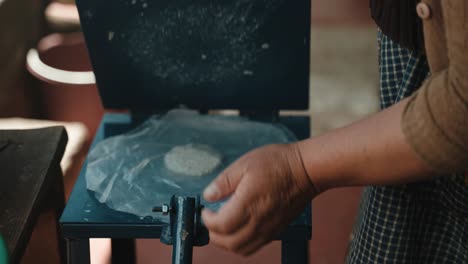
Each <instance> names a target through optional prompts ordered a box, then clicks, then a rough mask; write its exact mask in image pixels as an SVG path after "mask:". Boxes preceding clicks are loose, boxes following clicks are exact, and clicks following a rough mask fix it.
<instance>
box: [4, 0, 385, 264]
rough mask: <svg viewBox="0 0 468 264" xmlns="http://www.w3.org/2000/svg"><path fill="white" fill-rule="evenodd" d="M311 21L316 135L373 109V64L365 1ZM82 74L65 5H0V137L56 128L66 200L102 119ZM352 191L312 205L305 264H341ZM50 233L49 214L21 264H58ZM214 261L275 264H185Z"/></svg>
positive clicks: (324, 1) (338, 5)
mask: <svg viewBox="0 0 468 264" xmlns="http://www.w3.org/2000/svg"><path fill="white" fill-rule="evenodd" d="M312 14H313V17H312V32H311V36H312V41H311V72H310V75H311V78H310V101H311V105H310V114H311V116H312V131H313V135H315V136H316V135H319V134H322V133H324V132H326V131H328V130H330V129H333V128H336V127H340V126H343V125H346V124H348V123H350V122H352V121H354V120H357V119H360V118H362V117H365V116H366V115H368V114H370V113H372V112H375V111H377V109H378V99H379V97H378V66H377V46H376V27H375V25H374V24H373V23H372V21H371V19H370V16H369V9H368V0H313V1H312ZM90 71H92V68H91V66H90V63H89V60H88V56H87V50H86V47H85V45H84V41H83V36H82V35H81V33H80V24H79V17H78V13H77V11H76V7H75V5H74V3H73V1H72V0H61V1H47V0H0V129H2V128H11V127H14V128H30V127H38V126H46V125H50V124H62V125H65V126H66V128H67V131H68V133H69V137H70V143H69V145H68V147H67V152H66V154H65V157H64V160H63V161H62V169H63V171H64V177H65V179H64V180H65V188H66V193H67V194H69V192H70V190H71V188H72V186H73V183H74V180H75V179H76V177H77V175H78V172H79V170H80V168H81V164H82V162H83V159H84V157H85V154H86V152H87V148H88V146H89V142H90V140H91V139H92V137H93V134H94V132H95V131H96V128H97V126H98V124H99V121H100V118H101V116H102V113H103V111H104V109H103V108H102V105H101V103H100V100H99V96H98V92H97V89H96V87H95V85H94V84H92V75H90ZM77 72H78V73H77ZM360 193H361V189H360V188H343V189H337V190H333V191H330V192H327V193H325V194H323V195H321V196H319V197H318V198H317V199H315V200H314V201H313V238H312V241H311V243H310V256H311V260H310V263H327V264H328V263H343V260H344V257H345V254H346V250H347V244H348V241H349V239H350V231H351V229H352V226H353V223H354V220H355V216H356V212H357V208H358V204H359V199H360ZM54 230H55V229H54V227H53V216H52V215H48V214H45V215H43V216H41V219H40V221H39V224H38V226H37V228H36V230H35V231H34V234H33V237H32V239H31V241H30V244H29V246H28V249H27V251H26V254H25V256H24V258H23V263H55V262H58V256H57V252H56V251H55V248H56V245H55V244H54V243H55V241H54V233H55V231H54ZM91 247H92V249H93V251H92V258H93V260H94V261H93V263H107V260H108V256H109V247H108V241H107V240H96V241H93V243H92V244H91ZM137 253H138V256H137V257H138V263H140V264H143V263H170V256H171V248H168V247H166V246H163V245H161V244H160V242H159V241H157V240H139V241H138V242H137ZM220 260H222V262H223V264H230V263H280V261H279V260H280V244H279V243H277V242H274V243H272V244H270V245H268V246H267V247H265V248H264V249H263V250H261V251H260V252H259V253H258V254H256V255H254V256H253V257H251V258H241V257H237V256H234V255H232V254H230V253H226V252H224V251H222V250H219V249H217V248H215V247H213V246H207V247H203V248H197V249H196V250H195V252H194V263H219V262H220ZM54 261H55V262H54Z"/></svg>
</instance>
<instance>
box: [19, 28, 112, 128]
mask: <svg viewBox="0 0 468 264" xmlns="http://www.w3.org/2000/svg"><path fill="white" fill-rule="evenodd" d="M27 68H28V70H29V72H30V73H31V74H32V75H34V76H35V77H36V78H37V79H39V81H40V85H39V86H40V89H41V95H42V98H43V101H42V109H43V111H44V115H45V116H44V117H45V118H47V119H50V120H58V121H78V122H82V123H84V124H85V125H86V126H87V127H88V129H89V131H90V135H94V133H95V132H96V129H97V127H98V125H99V122H100V120H101V118H102V115H103V113H104V109H103V106H102V104H101V100H100V98H99V93H98V90H97V87H96V84H95V78H94V74H93V72H92V67H91V64H90V62H89V57H88V52H87V49H86V45H85V41H84V37H83V35H82V34H81V33H69V34H52V35H49V36H46V37H45V38H43V39H42V40H41V41H40V42H39V44H38V47H37V49H31V50H29V52H28V55H27Z"/></svg>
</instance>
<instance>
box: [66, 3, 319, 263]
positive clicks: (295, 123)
mask: <svg viewBox="0 0 468 264" xmlns="http://www.w3.org/2000/svg"><path fill="white" fill-rule="evenodd" d="M76 2H77V6H78V9H79V14H80V18H81V24H82V29H83V32H84V35H85V39H86V43H87V47H88V50H89V55H90V58H91V62H92V65H93V69H94V73H95V75H96V81H97V85H98V88H99V92H100V96H101V100H102V102H103V104H104V106H105V108H107V109H126V110H129V112H128V113H107V114H105V115H104V117H103V119H102V122H101V126H100V128H99V130H98V132H97V134H96V137H95V139H94V143H93V144H96V143H98V142H100V141H102V140H104V139H105V138H108V137H111V136H115V135H119V134H122V133H125V132H127V131H129V130H131V129H133V128H135V127H136V126H138V124H140V123H141V122H142V120H144V119H145V118H147V117H148V116H150V115H151V114H154V113H160V112H164V111H167V110H169V109H173V108H176V107H178V106H180V105H184V106H186V107H189V108H191V109H196V110H199V111H200V112H201V113H207V112H208V111H209V110H216V109H236V110H239V111H240V114H241V115H243V116H245V117H248V118H250V119H252V120H259V121H262V122H279V123H282V124H284V125H285V126H287V127H288V128H289V129H290V130H291V131H293V132H294V133H295V134H296V136H297V138H298V139H304V138H307V137H309V134H310V131H309V127H310V125H309V119H308V117H306V116H285V115H280V110H303V109H307V108H308V98H309V88H308V87H309V53H310V52H309V50H310V48H309V47H310V39H309V36H310V13H311V5H310V0H297V1H288V0H190V1H189V0H113V1H104V0H76ZM85 174H86V163H85V165H84V167H83V169H82V172H81V175H80V176H79V178H78V180H77V182H76V184H75V186H74V189H73V192H72V194H71V197H70V199H69V201H68V204H67V206H66V208H65V210H64V213H63V215H62V218H61V221H60V223H61V227H62V234H63V235H64V237H65V238H66V239H67V240H68V252H69V261H70V263H80V264H81V263H89V244H88V239H89V238H98V237H107V238H112V239H113V253H112V255H113V262H114V263H132V262H134V260H135V259H134V257H135V256H134V248H133V246H132V245H133V244H132V243H133V241H134V239H136V238H161V240H162V241H163V242H165V243H167V244H172V245H173V263H191V262H192V247H193V246H201V245H205V244H206V243H207V242H208V238H207V234H206V229H204V228H203V225H202V223H201V222H200V221H199V219H200V218H199V217H200V216H199V213H200V209H201V206H200V203H199V198H198V197H177V196H174V197H173V199H172V201H167V204H165V205H154V206H155V208H154V209H153V210H155V211H158V212H161V213H166V214H169V216H170V219H171V222H170V224H166V223H162V222H158V221H155V220H153V219H150V218H140V217H137V216H135V215H130V214H126V213H122V212H117V211H114V210H111V209H110V208H108V207H106V206H105V205H103V204H100V203H99V202H98V201H97V200H96V199H95V198H94V196H93V194H92V193H91V192H89V191H88V190H87V189H86V183H85ZM150 210H151V209H150ZM310 237H311V208H310V206H308V207H307V208H305V210H304V213H303V214H301V215H300V216H299V217H298V219H297V220H296V221H294V222H293V223H292V224H291V225H290V226H289V227H288V228H287V230H286V231H284V232H283V233H282V234H281V235H280V236H279V237H278V238H277V239H278V240H282V263H306V262H307V241H308V240H310ZM186 238H189V239H188V240H187V239H186Z"/></svg>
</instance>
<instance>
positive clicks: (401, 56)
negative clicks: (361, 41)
mask: <svg viewBox="0 0 468 264" xmlns="http://www.w3.org/2000/svg"><path fill="white" fill-rule="evenodd" d="M378 39H379V64H380V77H381V83H380V84H381V107H382V108H386V107H388V106H391V105H392V104H394V103H396V102H398V101H399V100H401V99H403V98H404V97H406V96H408V95H410V94H411V93H413V92H414V91H415V90H416V89H417V88H418V87H419V86H420V85H421V84H422V82H423V81H424V79H425V78H426V77H427V76H428V74H429V70H428V66H427V62H426V59H425V57H424V56H422V55H420V54H416V53H413V52H411V51H409V50H406V49H404V48H401V47H400V46H399V45H398V44H396V43H394V42H392V41H391V40H390V39H389V38H388V37H387V36H385V35H383V34H382V33H381V32H379V38H378ZM346 263H366V264H367V263H398V264H400V263H437V264H440V263H468V187H467V186H465V184H464V176H463V175H451V176H450V175H446V176H441V177H438V178H437V179H435V180H432V181H427V182H419V183H413V184H407V185H398V186H386V187H367V188H366V189H365V190H364V193H363V197H362V200H361V206H360V212H359V215H358V219H357V222H356V225H355V228H354V230H353V235H352V239H351V243H350V247H349V253H348V257H347V259H346Z"/></svg>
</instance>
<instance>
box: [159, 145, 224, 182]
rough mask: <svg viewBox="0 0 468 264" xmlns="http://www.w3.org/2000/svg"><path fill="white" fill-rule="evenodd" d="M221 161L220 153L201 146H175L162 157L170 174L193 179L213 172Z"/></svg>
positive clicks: (206, 146)
mask: <svg viewBox="0 0 468 264" xmlns="http://www.w3.org/2000/svg"><path fill="white" fill-rule="evenodd" d="M221 160H222V155H221V153H219V152H218V151H216V150H215V149H213V148H212V147H210V146H208V145H203V144H187V145H181V146H175V147H174V148H172V149H171V150H170V151H169V152H167V153H166V155H164V164H165V165H166V168H167V169H169V170H170V171H171V172H173V173H176V174H181V175H185V176H195V177H200V176H203V175H206V174H209V173H211V172H213V171H214V170H215V169H216V168H217V167H218V166H219V165H220V164H221Z"/></svg>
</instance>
